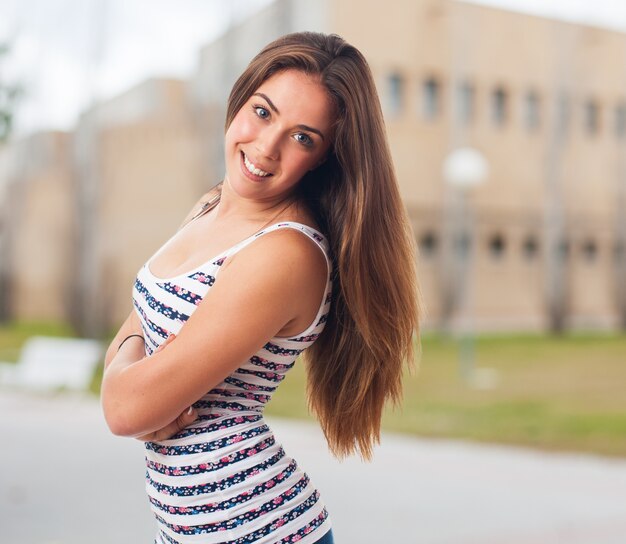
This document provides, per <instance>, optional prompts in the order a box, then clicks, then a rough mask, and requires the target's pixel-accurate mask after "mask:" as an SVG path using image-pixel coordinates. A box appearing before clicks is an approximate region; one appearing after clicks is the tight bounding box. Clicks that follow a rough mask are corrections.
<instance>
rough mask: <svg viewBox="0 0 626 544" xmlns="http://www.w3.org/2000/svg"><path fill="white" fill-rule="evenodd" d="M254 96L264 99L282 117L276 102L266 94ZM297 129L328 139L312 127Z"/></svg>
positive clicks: (306, 126)
mask: <svg viewBox="0 0 626 544" xmlns="http://www.w3.org/2000/svg"><path fill="white" fill-rule="evenodd" d="M252 96H260V97H261V98H263V99H264V100H265V101H266V102H267V103H268V104H269V106H270V108H271V109H272V110H273V111H274V112H275V113H277V114H278V115H280V112H279V111H278V108H277V107H276V106H275V105H274V102H272V101H271V100H270V98H269V96H267V95H266V94H263V93H254V94H253V95H252ZM296 128H299V129H301V130H306V131H308V132H313V133H315V134H317V135H318V136H319V137H320V138H321V139H322V140H325V139H326V138H324V135H323V134H322V132H321V131H320V130H317V129H316V128H313V127H310V126H308V125H296Z"/></svg>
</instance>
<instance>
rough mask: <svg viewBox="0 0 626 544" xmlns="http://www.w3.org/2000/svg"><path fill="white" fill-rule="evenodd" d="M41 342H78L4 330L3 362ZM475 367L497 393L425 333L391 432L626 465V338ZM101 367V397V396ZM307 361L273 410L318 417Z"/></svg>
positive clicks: (478, 358) (548, 344) (543, 348)
mask: <svg viewBox="0 0 626 544" xmlns="http://www.w3.org/2000/svg"><path fill="white" fill-rule="evenodd" d="M31 334H58V335H63V336H67V335H70V334H71V330H70V329H69V328H68V327H64V326H61V325H46V324H31V325H27V324H14V325H11V326H2V327H0V358H2V359H3V360H16V359H17V355H18V353H19V351H18V349H17V348H19V347H20V346H21V344H22V343H23V342H24V341H25V339H26V338H27V337H28V336H29V335H31ZM475 368H476V369H492V372H491V373H492V374H495V376H496V378H497V379H496V381H495V384H493V385H494V386H493V387H492V388H490V389H481V388H477V387H474V386H471V385H469V384H468V383H467V381H464V380H463V379H461V373H460V372H459V364H458V345H457V343H456V342H455V341H454V340H452V339H449V338H446V337H442V336H438V335H425V336H424V337H423V338H422V356H421V362H420V364H419V369H418V372H417V374H416V375H409V374H408V373H406V374H405V380H404V388H405V395H404V402H403V404H402V406H401V408H399V409H395V410H394V409H392V407H391V406H390V407H388V409H387V410H386V411H385V414H384V417H383V429H388V430H393V431H400V432H404V433H408V434H412V435H416V436H429V437H446V438H462V439H468V440H475V441H482V442H496V443H506V444H519V445H525V446H531V447H535V448H541V449H546V450H569V451H580V452H593V453H599V454H604V455H611V456H622V457H626V334H601V333H588V334H581V333H576V334H566V335H564V336H561V337H554V336H548V335H531V334H517V335H489V336H479V337H478V338H477V339H476V341H475ZM100 378H101V369H100V371H99V372H98V374H97V375H96V376H95V377H94V383H93V385H92V390H93V392H94V394H97V393H98V391H99V381H100ZM305 379H306V375H305V369H304V365H303V364H302V361H301V360H298V361H297V363H296V365H295V367H294V368H293V369H292V370H291V371H290V372H289V374H288V375H287V377H286V378H285V380H284V381H283V383H282V384H281V386H280V387H279V389H278V391H277V392H276V393H275V395H274V398H273V399H272V401H271V403H270V404H269V406H268V408H267V413H268V414H270V415H276V416H282V417H289V418H305V419H311V418H312V416H311V415H310V414H308V411H307V407H306V400H305V398H304V394H303V392H304V384H305Z"/></svg>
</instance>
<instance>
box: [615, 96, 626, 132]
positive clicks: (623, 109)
mask: <svg viewBox="0 0 626 544" xmlns="http://www.w3.org/2000/svg"><path fill="white" fill-rule="evenodd" d="M615 135H616V136H617V137H618V138H623V137H624V136H626V103H621V104H618V105H617V106H616V108H615Z"/></svg>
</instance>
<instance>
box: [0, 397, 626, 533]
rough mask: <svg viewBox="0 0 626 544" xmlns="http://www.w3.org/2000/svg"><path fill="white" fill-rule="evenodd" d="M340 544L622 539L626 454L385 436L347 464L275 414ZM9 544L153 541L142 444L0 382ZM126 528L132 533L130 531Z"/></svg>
mask: <svg viewBox="0 0 626 544" xmlns="http://www.w3.org/2000/svg"><path fill="white" fill-rule="evenodd" d="M267 420H268V422H269V423H270V425H271V426H272V428H273V429H274V431H275V433H276V435H277V438H278V440H280V441H282V443H283V445H284V446H285V449H286V450H287V452H288V453H289V454H290V455H292V456H293V457H295V458H296V459H297V460H298V463H299V464H300V466H301V467H302V468H303V469H304V470H305V471H306V472H307V473H308V474H309V476H311V478H312V480H313V482H314V483H315V485H316V486H317V488H318V489H319V490H320V492H321V494H322V497H323V499H324V501H325V502H326V504H327V506H328V509H329V511H330V513H331V516H332V520H333V527H334V532H335V534H336V541H337V543H338V544H391V543H394V544H395V543H408V544H557V543H558V544H560V543H563V544H565V543H566V544H624V543H625V542H626V460H611V459H605V458H601V457H594V456H588V455H560V454H559V455H557V454H546V453H539V452H534V451H532V450H525V449H520V448H509V447H497V446H482V445H474V444H468V443H465V442H460V441H451V440H426V439H417V438H409V437H403V436H397V435H391V434H387V435H385V436H384V437H383V444H382V445H381V446H380V447H378V448H377V450H376V455H375V460H374V462H373V463H372V464H364V463H361V462H360V461H359V460H358V458H353V459H350V460H347V461H344V462H343V463H340V462H338V461H336V460H334V459H333V458H332V457H331V456H330V455H329V454H328V453H327V452H326V447H325V442H324V438H323V435H322V434H321V432H320V431H319V429H318V427H317V426H315V425H310V424H304V423H299V422H293V421H287V420H281V419H275V418H267ZM0 437H2V442H1V447H0V542H1V543H2V544H105V543H106V544H110V543H112V542H115V543H118V544H141V543H146V544H150V543H151V542H152V537H153V533H154V532H155V526H154V522H153V521H152V517H151V513H150V510H149V508H148V502H147V499H146V496H145V495H144V480H143V478H144V471H145V469H144V466H143V448H142V443H141V442H139V441H137V440H133V439H127V438H119V437H115V436H113V435H111V434H110V433H109V432H108V429H107V427H106V424H105V423H104V420H103V418H102V415H101V411H100V404H99V402H98V401H97V400H96V399H93V398H81V397H67V396H64V397H53V398H48V399H46V398H42V397H31V396H28V395H23V394H16V393H7V392H6V391H0ZM120 535H124V540H122V539H121V537H120Z"/></svg>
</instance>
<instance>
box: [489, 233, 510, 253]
mask: <svg viewBox="0 0 626 544" xmlns="http://www.w3.org/2000/svg"><path fill="white" fill-rule="evenodd" d="M505 246H506V244H505V242H504V238H503V237H502V235H501V234H494V235H493V236H491V237H490V238H489V254H490V255H491V256H492V257H494V258H495V259H499V258H501V257H502V255H503V254H504V249H505Z"/></svg>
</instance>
